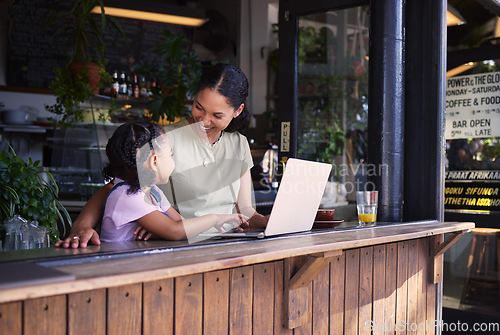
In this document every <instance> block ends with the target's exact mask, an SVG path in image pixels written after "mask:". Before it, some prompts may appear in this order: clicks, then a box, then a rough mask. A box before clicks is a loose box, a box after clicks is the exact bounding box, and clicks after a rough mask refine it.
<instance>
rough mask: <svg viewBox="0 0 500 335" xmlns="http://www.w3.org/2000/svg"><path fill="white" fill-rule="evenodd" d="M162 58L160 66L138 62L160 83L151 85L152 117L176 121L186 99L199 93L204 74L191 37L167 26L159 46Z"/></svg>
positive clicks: (139, 65)
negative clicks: (193, 48) (199, 84)
mask: <svg viewBox="0 0 500 335" xmlns="http://www.w3.org/2000/svg"><path fill="white" fill-rule="evenodd" d="M157 52H158V54H159V56H160V58H161V63H160V64H159V66H158V68H152V67H151V66H150V65H149V64H146V63H139V64H138V66H137V68H136V70H137V72H138V73H142V74H149V75H153V76H156V77H157V79H158V82H160V83H161V85H158V86H157V87H156V88H152V89H151V92H152V97H151V101H150V102H149V103H148V108H149V110H150V112H151V118H152V119H153V120H154V121H159V120H160V118H163V117H166V118H167V120H169V121H174V119H175V118H176V117H182V116H184V111H185V109H186V108H185V104H186V99H187V98H188V97H193V96H194V94H195V93H196V85H197V84H198V80H199V78H200V75H201V62H200V60H199V58H198V56H197V55H196V53H195V52H194V51H193V50H192V49H191V48H190V43H189V40H188V39H187V38H186V37H185V36H184V35H180V34H179V35H175V34H173V33H172V32H171V31H170V30H165V31H164V32H163V36H162V38H161V39H160V43H159V44H158V47H157Z"/></svg>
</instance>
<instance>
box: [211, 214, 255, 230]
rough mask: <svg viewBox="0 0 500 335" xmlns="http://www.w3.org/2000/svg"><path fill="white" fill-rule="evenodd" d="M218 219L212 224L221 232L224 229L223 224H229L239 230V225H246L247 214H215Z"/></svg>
mask: <svg viewBox="0 0 500 335" xmlns="http://www.w3.org/2000/svg"><path fill="white" fill-rule="evenodd" d="M217 216H218V220H217V223H216V224H215V225H214V227H215V228H217V230H218V231H219V232H221V233H225V232H226V230H224V227H223V225H224V224H231V225H233V226H234V227H235V228H238V229H239V230H243V229H241V227H240V226H241V225H247V226H248V223H247V222H248V219H249V218H248V216H246V215H243V214H221V215H217Z"/></svg>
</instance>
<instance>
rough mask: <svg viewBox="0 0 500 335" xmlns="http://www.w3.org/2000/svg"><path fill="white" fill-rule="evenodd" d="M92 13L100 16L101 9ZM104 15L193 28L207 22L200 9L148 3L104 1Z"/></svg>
mask: <svg viewBox="0 0 500 335" xmlns="http://www.w3.org/2000/svg"><path fill="white" fill-rule="evenodd" d="M92 13H96V14H100V13H101V7H100V6H96V7H94V9H93V10H92ZM104 13H105V14H106V15H110V16H118V17H125V18H129V19H137V20H144V21H155V22H163V23H170V24H178V25H183V26H193V27H198V26H201V25H202V24H203V23H205V22H206V21H207V19H206V16H205V11H203V10H201V9H195V8H188V7H179V6H169V5H164V4H156V3H148V2H131V1H104Z"/></svg>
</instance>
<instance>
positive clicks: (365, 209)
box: [356, 191, 378, 227]
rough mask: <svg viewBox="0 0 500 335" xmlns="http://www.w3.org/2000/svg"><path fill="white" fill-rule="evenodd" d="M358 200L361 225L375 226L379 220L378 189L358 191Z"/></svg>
mask: <svg viewBox="0 0 500 335" xmlns="http://www.w3.org/2000/svg"><path fill="white" fill-rule="evenodd" d="M356 202H357V205H358V221H359V226H360V227H365V226H374V225H375V223H376V222H377V206H378V191H357V192H356Z"/></svg>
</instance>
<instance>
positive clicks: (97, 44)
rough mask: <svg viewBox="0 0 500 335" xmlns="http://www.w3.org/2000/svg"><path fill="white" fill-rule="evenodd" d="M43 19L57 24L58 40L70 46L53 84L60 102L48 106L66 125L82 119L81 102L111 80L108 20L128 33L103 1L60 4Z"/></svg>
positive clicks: (83, 0)
mask: <svg viewBox="0 0 500 335" xmlns="http://www.w3.org/2000/svg"><path fill="white" fill-rule="evenodd" d="M96 6H100V8H101V11H100V14H99V20H97V16H96V14H94V13H92V10H93V9H94V8H95V7H96ZM57 8H66V9H59V10H56V9H57ZM42 22H43V23H44V24H46V25H57V30H56V32H55V34H54V41H56V40H59V39H61V40H64V41H65V45H66V50H67V55H68V59H67V62H66V64H65V65H64V66H63V67H62V68H57V69H55V73H56V77H55V79H54V80H53V81H52V82H51V84H50V89H51V90H52V91H53V92H54V94H55V95H56V103H55V104H54V105H46V106H45V108H46V109H47V110H48V111H49V112H52V113H54V114H56V115H60V116H61V119H60V120H57V123H59V125H61V126H62V127H65V126H68V125H71V124H72V123H73V122H79V121H82V120H83V118H84V112H83V111H82V110H81V108H80V104H81V103H82V102H85V101H87V100H88V99H90V98H91V97H92V95H93V94H95V93H97V92H98V89H99V88H100V87H103V85H104V84H105V83H108V82H110V81H111V75H110V74H109V73H107V72H106V70H105V65H106V63H107V59H106V57H105V42H104V37H103V33H104V31H105V28H106V22H110V23H111V25H112V26H113V27H114V28H115V29H117V30H118V31H119V32H120V33H121V35H122V36H123V37H124V38H125V35H124V33H123V31H122V30H121V28H120V26H119V25H118V23H117V22H116V21H115V20H113V18H111V17H108V16H106V15H105V12H104V5H103V2H102V0H75V1H74V2H73V5H72V6H71V8H68V7H67V5H66V6H65V5H64V4H63V5H61V3H56V4H54V5H53V6H51V7H50V10H48V11H47V15H46V16H44V17H43V18H42ZM52 121H53V122H54V123H55V122H56V120H54V119H52Z"/></svg>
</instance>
